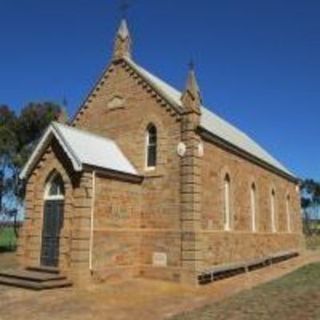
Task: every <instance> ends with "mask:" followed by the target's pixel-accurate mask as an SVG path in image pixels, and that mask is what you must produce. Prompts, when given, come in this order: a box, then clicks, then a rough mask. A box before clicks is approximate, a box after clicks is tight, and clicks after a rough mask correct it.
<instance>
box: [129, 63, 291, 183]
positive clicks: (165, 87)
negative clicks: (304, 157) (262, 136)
mask: <svg viewBox="0 0 320 320" xmlns="http://www.w3.org/2000/svg"><path fill="white" fill-rule="evenodd" d="M125 60H126V62H127V63H128V64H129V65H130V66H131V67H132V68H133V69H135V70H136V71H137V72H138V73H139V74H140V75H141V76H142V77H144V78H145V79H146V80H147V81H148V82H150V83H151V84H152V85H153V86H154V87H156V88H158V89H159V92H160V93H162V94H164V95H165V97H166V98H167V99H168V100H169V102H170V101H172V102H173V103H174V104H176V105H178V106H180V107H182V108H183V105H182V102H181V96H182V93H181V92H179V91H178V90H177V89H175V88H173V87H172V86H171V85H169V84H168V83H166V82H164V81H163V80H161V79H159V78H158V77H156V76H155V75H153V74H151V73H150V72H149V71H147V70H145V69H144V68H143V67H141V66H140V65H138V64H137V63H135V62H134V61H132V59H129V58H126V59H125ZM201 111H202V112H201V113H202V114H201V123H200V125H201V127H202V128H204V129H205V130H207V131H209V132H210V133H212V134H213V135H215V136H217V137H219V138H220V139H223V140H225V141H227V142H228V143H230V144H232V145H234V146H235V147H237V148H239V149H241V150H243V151H245V152H247V153H249V154H251V155H253V156H254V157H256V158H258V159H260V160H262V161H264V162H266V163H268V164H269V165H271V166H273V167H275V168H277V169H279V170H281V171H283V172H284V173H286V174H288V175H290V176H292V177H294V175H293V174H292V173H291V172H290V171H289V170H288V169H286V168H285V167H284V166H283V165H282V164H281V163H280V162H279V161H278V160H276V159H275V158H274V157H273V156H271V155H270V154H269V153H268V152H267V151H266V150H264V149H263V148H262V147H261V146H260V145H259V144H258V143H256V142H255V141H254V140H252V139H251V138H250V137H249V136H248V135H246V134H245V133H244V132H242V131H241V130H239V129H237V128H236V127H234V126H233V125H231V124H230V123H229V122H227V121H225V120H223V119H222V118H220V117H219V116H217V115H216V114H214V113H213V112H211V111H210V110H208V109H207V108H205V107H204V106H202V110H201Z"/></svg>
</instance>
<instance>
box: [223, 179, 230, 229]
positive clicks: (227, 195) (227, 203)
mask: <svg viewBox="0 0 320 320" xmlns="http://www.w3.org/2000/svg"><path fill="white" fill-rule="evenodd" d="M223 189H224V190H223V193H224V217H223V218H224V221H223V222H224V230H225V231H229V230H230V229H231V218H230V213H231V210H230V176H229V175H228V174H226V175H225V177H224V188H223Z"/></svg>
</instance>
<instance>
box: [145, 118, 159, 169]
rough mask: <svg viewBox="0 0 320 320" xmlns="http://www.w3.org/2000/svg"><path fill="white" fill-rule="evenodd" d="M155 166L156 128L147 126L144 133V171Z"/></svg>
mask: <svg viewBox="0 0 320 320" xmlns="http://www.w3.org/2000/svg"><path fill="white" fill-rule="evenodd" d="M156 165H157V128H156V127H155V126H154V125H153V124H149V125H148V127H147V131H146V169H149V170H150V169H154V168H155V167H156Z"/></svg>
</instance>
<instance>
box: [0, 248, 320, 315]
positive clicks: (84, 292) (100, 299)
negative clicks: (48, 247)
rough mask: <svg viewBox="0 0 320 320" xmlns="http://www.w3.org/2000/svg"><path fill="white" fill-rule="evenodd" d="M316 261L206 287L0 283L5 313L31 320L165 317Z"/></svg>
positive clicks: (0, 311)
mask: <svg viewBox="0 0 320 320" xmlns="http://www.w3.org/2000/svg"><path fill="white" fill-rule="evenodd" d="M9 260H10V259H9ZM2 261H4V260H3V259H2V255H1V256H0V264H2ZM313 261H320V254H319V253H312V254H311V253H309V254H308V255H306V256H303V257H299V258H296V259H293V260H290V261H287V262H284V263H281V264H278V265H275V266H272V267H268V268H265V269H261V270H258V271H255V272H252V273H249V274H243V275H240V276H237V277H234V278H230V279H226V280H223V281H219V282H216V283H213V284H210V285H207V286H204V287H200V288H193V287H187V286H181V285H179V284H173V283H168V282H162V281H152V280H145V279H133V280H130V281H126V282H122V283H118V284H117V283H113V284H101V285H92V286H90V287H87V288H85V289H83V288H82V289H79V288H69V289H59V290H52V291H44V292H32V291H27V290H20V289H14V288H8V287H1V286H0V319H1V320H9V319H10V320H12V319H15V320H20V319H23V320H25V318H26V315H27V316H28V318H30V319H33V320H38V319H39V320H40V319H41V320H46V319H48V320H49V319H50V320H55V319H57V320H58V319H59V320H60V319H66V320H73V319H77V320H79V319H81V320H85V319H93V320H94V319H108V320H120V319H121V320H122V319H126V320H127V319H130V320H136V319H137V320H138V319H139V320H141V319H144V320H148V319H150V320H151V319H152V320H160V319H165V318H170V317H171V316H173V315H176V314H178V313H181V312H184V311H187V310H193V309H195V308H199V307H203V306H204V305H208V304H212V303H214V302H216V301H220V300H221V299H224V298H226V297H229V296H231V295H233V294H235V293H237V292H239V291H241V290H243V289H249V288H252V287H253V286H256V285H258V284H260V283H264V282H266V281H269V280H272V279H275V278H277V277H279V276H282V275H285V274H287V273H289V272H291V271H293V270H295V269H297V268H299V267H301V266H302V265H305V264H308V263H311V262H313ZM203 319H206V318H203ZM208 319H209V318H208ZM210 319H212V318H210ZM234 319H235V318H234Z"/></svg>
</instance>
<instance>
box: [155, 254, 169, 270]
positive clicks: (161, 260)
mask: <svg viewBox="0 0 320 320" xmlns="http://www.w3.org/2000/svg"><path fill="white" fill-rule="evenodd" d="M152 264H153V265H154V266H156V267H166V266H167V254H166V253H165V252H154V253H153V258H152Z"/></svg>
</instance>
